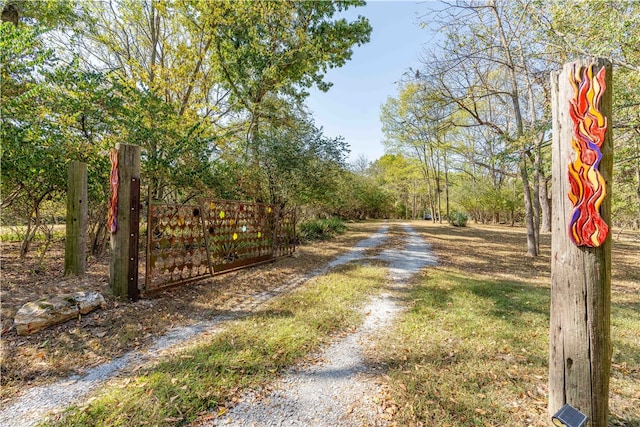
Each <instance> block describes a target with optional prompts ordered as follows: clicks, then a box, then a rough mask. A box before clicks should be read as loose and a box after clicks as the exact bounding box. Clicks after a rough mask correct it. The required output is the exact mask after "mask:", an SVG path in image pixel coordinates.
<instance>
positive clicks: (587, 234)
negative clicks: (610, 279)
mask: <svg viewBox="0 0 640 427" xmlns="http://www.w3.org/2000/svg"><path fill="white" fill-rule="evenodd" d="M569 81H570V82H571V85H572V86H573V90H574V97H573V99H571V100H570V101H569V115H570V116H571V119H572V120H573V138H572V140H571V145H572V146H573V149H574V150H575V152H576V159H575V160H574V161H573V162H571V163H570V164H569V184H570V187H571V188H570V190H569V194H568V195H569V199H570V200H571V203H572V204H573V212H572V214H571V220H570V223H569V236H570V237H571V240H572V241H573V242H574V243H575V244H576V245H577V246H587V247H597V246H600V245H602V244H603V243H604V242H605V240H606V239H607V235H608V234H609V226H608V225H607V224H606V223H605V221H604V219H603V218H602V217H601V216H600V205H602V202H603V201H604V198H605V197H606V195H607V190H606V183H605V180H604V177H603V176H602V174H600V171H599V170H598V168H599V166H600V161H601V160H602V152H601V151H600V148H601V147H602V144H603V143H604V137H605V134H606V132H607V125H608V123H607V118H606V117H604V116H603V115H602V113H601V112H600V100H601V99H602V94H603V93H604V91H605V89H606V85H605V69H604V67H603V68H602V69H600V71H598V73H597V74H596V75H595V77H594V75H593V65H591V66H589V67H587V68H583V67H580V68H579V69H576V68H575V67H574V69H573V72H572V73H571V75H570V76H569Z"/></svg>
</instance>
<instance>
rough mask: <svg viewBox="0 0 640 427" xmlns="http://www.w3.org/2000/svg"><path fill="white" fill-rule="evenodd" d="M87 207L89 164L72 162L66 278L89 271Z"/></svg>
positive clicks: (68, 195)
mask: <svg viewBox="0 0 640 427" xmlns="http://www.w3.org/2000/svg"><path fill="white" fill-rule="evenodd" d="M87 205H88V203H87V164H86V163H82V162H75V161H74V162H70V163H69V166H68V169H67V219H66V239H65V247H64V275H65V276H68V275H70V274H73V275H76V276H81V275H83V274H84V273H85V272H86V269H87V263H86V250H87Z"/></svg>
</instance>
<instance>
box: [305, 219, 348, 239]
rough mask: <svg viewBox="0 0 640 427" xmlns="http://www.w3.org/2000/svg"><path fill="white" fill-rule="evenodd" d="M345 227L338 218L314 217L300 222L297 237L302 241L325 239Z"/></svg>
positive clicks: (342, 231) (342, 230)
mask: <svg viewBox="0 0 640 427" xmlns="http://www.w3.org/2000/svg"><path fill="white" fill-rule="evenodd" d="M346 229H347V226H346V225H345V224H344V222H343V221H342V220H341V219H340V218H329V219H314V220H311V221H307V222H303V223H301V224H300V227H299V238H300V241H303V242H305V241H306V242H309V241H314V240H327V239H330V238H331V237H333V236H334V235H336V234H340V233H344V231H345V230H346Z"/></svg>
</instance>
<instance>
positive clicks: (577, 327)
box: [549, 59, 613, 427]
mask: <svg viewBox="0 0 640 427" xmlns="http://www.w3.org/2000/svg"><path fill="white" fill-rule="evenodd" d="M590 64H594V72H597V71H598V70H600V69H601V68H602V67H605V68H606V75H607V78H606V85H607V89H606V91H605V93H604V95H603V98H602V101H601V112H602V114H603V115H604V116H605V117H607V118H608V120H609V123H612V120H611V93H612V90H611V88H612V83H611V76H612V74H611V64H610V62H609V61H607V60H604V59H584V60H579V61H576V62H574V63H570V64H565V66H564V67H563V69H562V72H560V73H557V72H556V73H552V76H551V95H552V98H551V102H552V110H553V142H552V151H553V153H552V159H553V160H552V162H553V164H552V188H553V197H552V198H553V208H552V212H553V216H552V239H551V319H550V341H549V414H550V415H552V414H554V413H555V412H556V411H558V410H559V409H560V408H561V407H562V405H564V403H569V404H570V405H572V406H574V407H575V408H577V409H578V410H580V411H581V412H583V413H584V414H586V415H587V416H588V417H589V418H588V421H587V424H586V425H587V426H588V427H599V426H606V425H607V417H608V400H609V375H610V371H611V339H610V310H611V308H610V307H611V238H610V237H608V238H607V240H606V241H605V243H604V244H603V245H602V246H600V247H595V248H589V247H584V246H581V247H578V246H576V245H575V244H573V242H572V241H571V239H570V237H569V231H568V230H569V222H570V218H571V212H572V209H573V205H572V203H571V201H570V200H569V198H568V196H567V194H568V192H569V181H568V165H569V163H570V162H571V161H572V159H573V156H575V152H574V150H573V148H572V146H571V138H572V126H573V123H572V120H571V118H570V116H569V100H570V99H571V98H572V97H573V88H572V87H571V85H570V83H569V73H571V72H572V69H573V67H574V65H575V66H576V67H588V66H589V65H590ZM612 147H613V145H612V132H611V128H609V130H608V131H607V133H606V136H605V141H604V144H603V146H602V148H601V151H602V154H603V159H602V162H601V163H600V173H601V174H602V175H603V177H604V179H605V182H606V186H607V192H608V195H607V197H606V199H605V201H604V202H603V204H602V205H601V209H600V212H601V215H602V217H603V218H604V220H605V221H606V222H607V223H610V221H611V192H612V189H611V175H612V167H613V148H612Z"/></svg>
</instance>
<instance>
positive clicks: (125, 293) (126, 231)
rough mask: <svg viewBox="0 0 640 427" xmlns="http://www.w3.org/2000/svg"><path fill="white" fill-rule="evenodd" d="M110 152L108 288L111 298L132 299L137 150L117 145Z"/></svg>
mask: <svg viewBox="0 0 640 427" xmlns="http://www.w3.org/2000/svg"><path fill="white" fill-rule="evenodd" d="M116 150H117V152H112V158H111V162H112V170H111V191H112V195H111V200H110V208H109V209H110V218H109V229H110V230H109V231H110V232H111V259H110V263H109V285H110V286H111V289H112V291H113V293H114V295H116V296H119V297H128V298H130V299H133V300H136V299H137V298H138V296H139V291H138V237H139V219H140V206H139V205H140V147H139V146H137V145H129V144H117V145H116Z"/></svg>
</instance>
